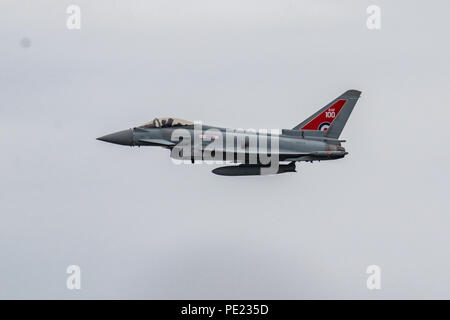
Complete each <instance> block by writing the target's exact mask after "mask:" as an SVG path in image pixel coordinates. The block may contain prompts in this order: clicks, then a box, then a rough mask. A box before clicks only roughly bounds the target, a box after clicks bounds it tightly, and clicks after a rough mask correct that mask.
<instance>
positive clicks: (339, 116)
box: [293, 90, 361, 139]
mask: <svg viewBox="0 0 450 320" xmlns="http://www.w3.org/2000/svg"><path fill="white" fill-rule="evenodd" d="M360 95H361V91H358V90H348V91H346V92H344V93H343V94H341V95H340V96H339V97H337V98H336V99H334V100H333V101H331V102H330V103H329V104H327V105H326V106H325V107H323V108H322V109H320V110H319V111H317V112H316V113H314V114H313V115H312V116H310V117H309V118H308V119H306V120H305V121H303V122H302V123H300V124H299V125H297V126H295V127H294V128H293V130H313V131H326V133H325V136H327V137H330V138H335V139H337V138H339V136H340V135H341V132H342V129H344V126H345V124H346V123H347V120H348V117H349V116H350V113H352V111H353V108H354V107H355V104H356V102H357V101H358V99H359V96H360Z"/></svg>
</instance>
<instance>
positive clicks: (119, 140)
mask: <svg viewBox="0 0 450 320" xmlns="http://www.w3.org/2000/svg"><path fill="white" fill-rule="evenodd" d="M97 140H101V141H105V142H110V143H115V144H121V145H124V146H132V145H133V144H134V143H133V130H132V129H128V130H123V131H118V132H114V133H111V134H107V135H106V136H103V137H99V138H97Z"/></svg>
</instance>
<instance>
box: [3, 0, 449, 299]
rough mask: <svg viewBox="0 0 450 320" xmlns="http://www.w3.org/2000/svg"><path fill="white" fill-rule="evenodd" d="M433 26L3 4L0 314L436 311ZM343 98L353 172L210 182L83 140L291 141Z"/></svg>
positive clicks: (444, 13) (443, 251) (318, 13)
mask: <svg viewBox="0 0 450 320" xmlns="http://www.w3.org/2000/svg"><path fill="white" fill-rule="evenodd" d="M70 4H77V5H79V6H80V8H81V30H72V31H70V30H68V29H67V28H66V19H67V17H68V15H67V14H66V8H67V6H68V5H70ZM371 4H375V5H378V6H380V8H381V19H382V20H381V30H377V31H370V30H368V29H367V27H366V19H367V17H368V15H367V13H366V8H367V7H368V6H369V5H371ZM449 11H450V4H449V2H448V1H444V0H442V1H432V2H426V1H376V0H373V1H356V0H354V1H331V0H330V1H312V0H311V1H300V0H281V1H267V0H264V1H261V0H258V1H256V0H252V1H237V0H227V1H223V0H222V1H210V0H195V1H181V0H177V1H175V0H164V1H163V0H158V1H155V0H151V1H136V0H135V1H106V0H105V1H98V0H96V1H84V0H71V1H56V0H53V1H23V0H19V1H17V0H14V1H12V0H3V1H1V3H0V21H1V28H0V38H1V39H2V41H1V42H0V70H1V72H0V88H1V89H0V99H1V103H0V150H1V157H0V167H1V176H0V298H63V299H77V298H150V299H155V298H205V299H206V298H209V299H214V298H236V299H241V298H248V299H258V298H268V299H273V298H274V299H280V298H289V299H294V298H358V299H360V298H361V299H370V298H375V299H378V298H387V299H391V298H446V299H449V298H450V272H449V271H450V249H449V243H450V232H449V225H450V218H449V212H450V208H449V181H450V171H449V160H450V154H449V138H450V134H449V124H448V119H449V117H450V111H449V101H450V81H449V79H450V64H449V56H450V44H449V42H448V31H449V29H450V22H448V12H449ZM347 89H358V90H361V91H362V92H363V94H362V97H361V99H360V100H359V102H358V104H357V105H356V108H355V110H354V112H353V114H352V116H351V117H350V119H349V121H348V123H347V126H346V128H345V129H344V131H343V134H342V136H341V137H342V138H344V139H346V140H347V142H346V144H345V147H346V149H347V151H349V152H350V154H349V155H348V156H347V157H346V158H345V159H342V160H337V161H329V162H321V163H314V164H310V163H307V164H305V163H300V164H298V165H297V168H298V172H297V173H294V174H283V175H278V176H269V177H239V178H230V177H221V176H216V175H213V174H212V173H211V172H210V171H211V169H212V168H213V166H208V165H191V166H188V165H178V166H177V165H174V164H173V163H172V161H170V159H169V152H168V151H167V150H163V149H159V148H129V147H122V146H117V145H112V144H107V143H103V142H99V141H96V140H95V138H96V137H98V136H101V135H104V134H107V133H111V132H114V131H117V130H121V129H126V128H129V127H132V126H135V125H138V124H141V123H143V122H146V121H148V120H150V119H152V118H153V117H155V116H174V117H179V118H185V119H188V120H202V121H203V122H204V123H206V124H211V125H217V126H223V127H240V128H249V127H250V128H291V127H294V126H295V125H296V124H298V123H299V122H301V121H302V120H304V119H305V118H306V117H308V116H309V115H310V114H312V113H313V112H314V111H316V110H317V109H318V108H319V107H321V106H323V105H325V104H326V103H328V102H329V101H331V100H332V99H334V98H335V97H336V96H338V95H339V94H341V93H342V92H344V91H345V90H347ZM71 264H76V265H79V266H80V267H81V270H82V289H81V290H78V291H77V290H73V291H71V290H68V289H67V288H66V278H67V274H66V268H67V266H68V265H71ZM372 264H376V265H379V266H380V267H381V270H382V280H381V281H382V289H381V290H372V291H371V290H368V289H367V287H366V279H367V277H368V275H367V274H366V268H367V266H369V265H372Z"/></svg>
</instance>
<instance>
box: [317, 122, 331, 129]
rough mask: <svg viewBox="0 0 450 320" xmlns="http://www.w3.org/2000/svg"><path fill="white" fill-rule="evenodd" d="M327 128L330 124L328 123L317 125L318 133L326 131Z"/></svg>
mask: <svg viewBox="0 0 450 320" xmlns="http://www.w3.org/2000/svg"><path fill="white" fill-rule="evenodd" d="M329 127H330V123H329V122H322V123H321V124H320V125H319V130H320V131H327V130H328V128H329Z"/></svg>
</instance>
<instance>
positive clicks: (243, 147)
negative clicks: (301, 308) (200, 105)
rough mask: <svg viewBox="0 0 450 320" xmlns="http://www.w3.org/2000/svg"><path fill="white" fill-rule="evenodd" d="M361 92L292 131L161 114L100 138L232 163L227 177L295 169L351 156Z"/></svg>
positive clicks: (178, 155) (222, 170)
mask: <svg viewBox="0 0 450 320" xmlns="http://www.w3.org/2000/svg"><path fill="white" fill-rule="evenodd" d="M360 95H361V92H360V91H358V90H348V91H346V92H344V93H343V94H341V95H340V96H339V97H337V98H336V99H334V100H333V101H331V102H330V103H328V104H327V105H325V106H324V107H322V108H321V109H319V110H318V111H317V112H315V113H314V114H313V115H311V116H310V117H308V118H307V119H306V120H304V121H303V122H301V123H299V124H298V125H296V126H295V127H293V128H292V129H281V131H280V130H279V131H277V132H274V131H273V130H258V131H257V130H253V129H247V130H244V129H227V128H221V127H215V126H209V125H203V124H201V123H197V122H195V123H194V122H192V121H186V120H181V119H177V118H171V117H166V118H155V119H153V120H152V121H150V122H148V123H145V124H143V125H141V126H137V127H134V128H131V129H127V130H123V131H119V132H115V133H112V134H108V135H105V136H103V137H99V138H97V139H98V140H101V141H106V142H110V143H114V144H119V145H125V146H139V147H140V146H157V147H162V148H165V149H169V150H170V156H171V157H172V158H174V159H176V160H178V161H184V162H186V161H187V162H190V163H195V162H196V161H206V162H208V161H212V162H216V163H217V162H218V163H224V162H225V163H228V164H229V165H228V166H222V167H219V168H216V169H214V170H212V172H213V173H215V174H218V175H225V176H247V175H265V174H280V173H285V172H295V171H296V170H295V169H296V167H295V164H296V162H300V161H309V162H313V161H322V160H335V159H341V158H343V157H345V155H347V154H348V152H346V151H345V148H344V147H342V145H341V144H342V143H343V142H345V140H340V139H339V136H340V135H341V132H342V130H343V129H344V126H345V124H346V123H347V120H348V118H349V116H350V114H351V112H352V111H353V108H354V107H355V105H356V102H357V101H358V99H359V97H360Z"/></svg>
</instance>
